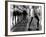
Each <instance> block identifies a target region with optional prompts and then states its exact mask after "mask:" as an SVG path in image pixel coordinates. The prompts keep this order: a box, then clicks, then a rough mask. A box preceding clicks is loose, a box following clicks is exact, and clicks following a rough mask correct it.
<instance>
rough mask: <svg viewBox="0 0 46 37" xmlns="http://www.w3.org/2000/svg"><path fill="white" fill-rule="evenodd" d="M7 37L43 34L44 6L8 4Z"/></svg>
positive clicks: (18, 3) (36, 4)
mask: <svg viewBox="0 0 46 37" xmlns="http://www.w3.org/2000/svg"><path fill="white" fill-rule="evenodd" d="M7 8H8V18H7V19H8V25H7V26H8V35H19V34H37V33H44V4H38V3H22V2H8V5H7Z"/></svg>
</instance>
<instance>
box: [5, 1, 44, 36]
mask: <svg viewBox="0 0 46 37" xmlns="http://www.w3.org/2000/svg"><path fill="white" fill-rule="evenodd" d="M8 2H21V3H35V4H44V33H35V34H20V35H8V7H7V6H8ZM41 34H45V3H42V2H27V1H5V36H24V35H41Z"/></svg>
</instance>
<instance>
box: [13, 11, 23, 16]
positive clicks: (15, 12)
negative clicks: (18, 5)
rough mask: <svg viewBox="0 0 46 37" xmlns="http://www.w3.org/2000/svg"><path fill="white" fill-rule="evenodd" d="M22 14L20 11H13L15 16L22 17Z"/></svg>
mask: <svg viewBox="0 0 46 37" xmlns="http://www.w3.org/2000/svg"><path fill="white" fill-rule="evenodd" d="M21 14H22V13H21V12H19V11H13V16H20V15H21Z"/></svg>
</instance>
